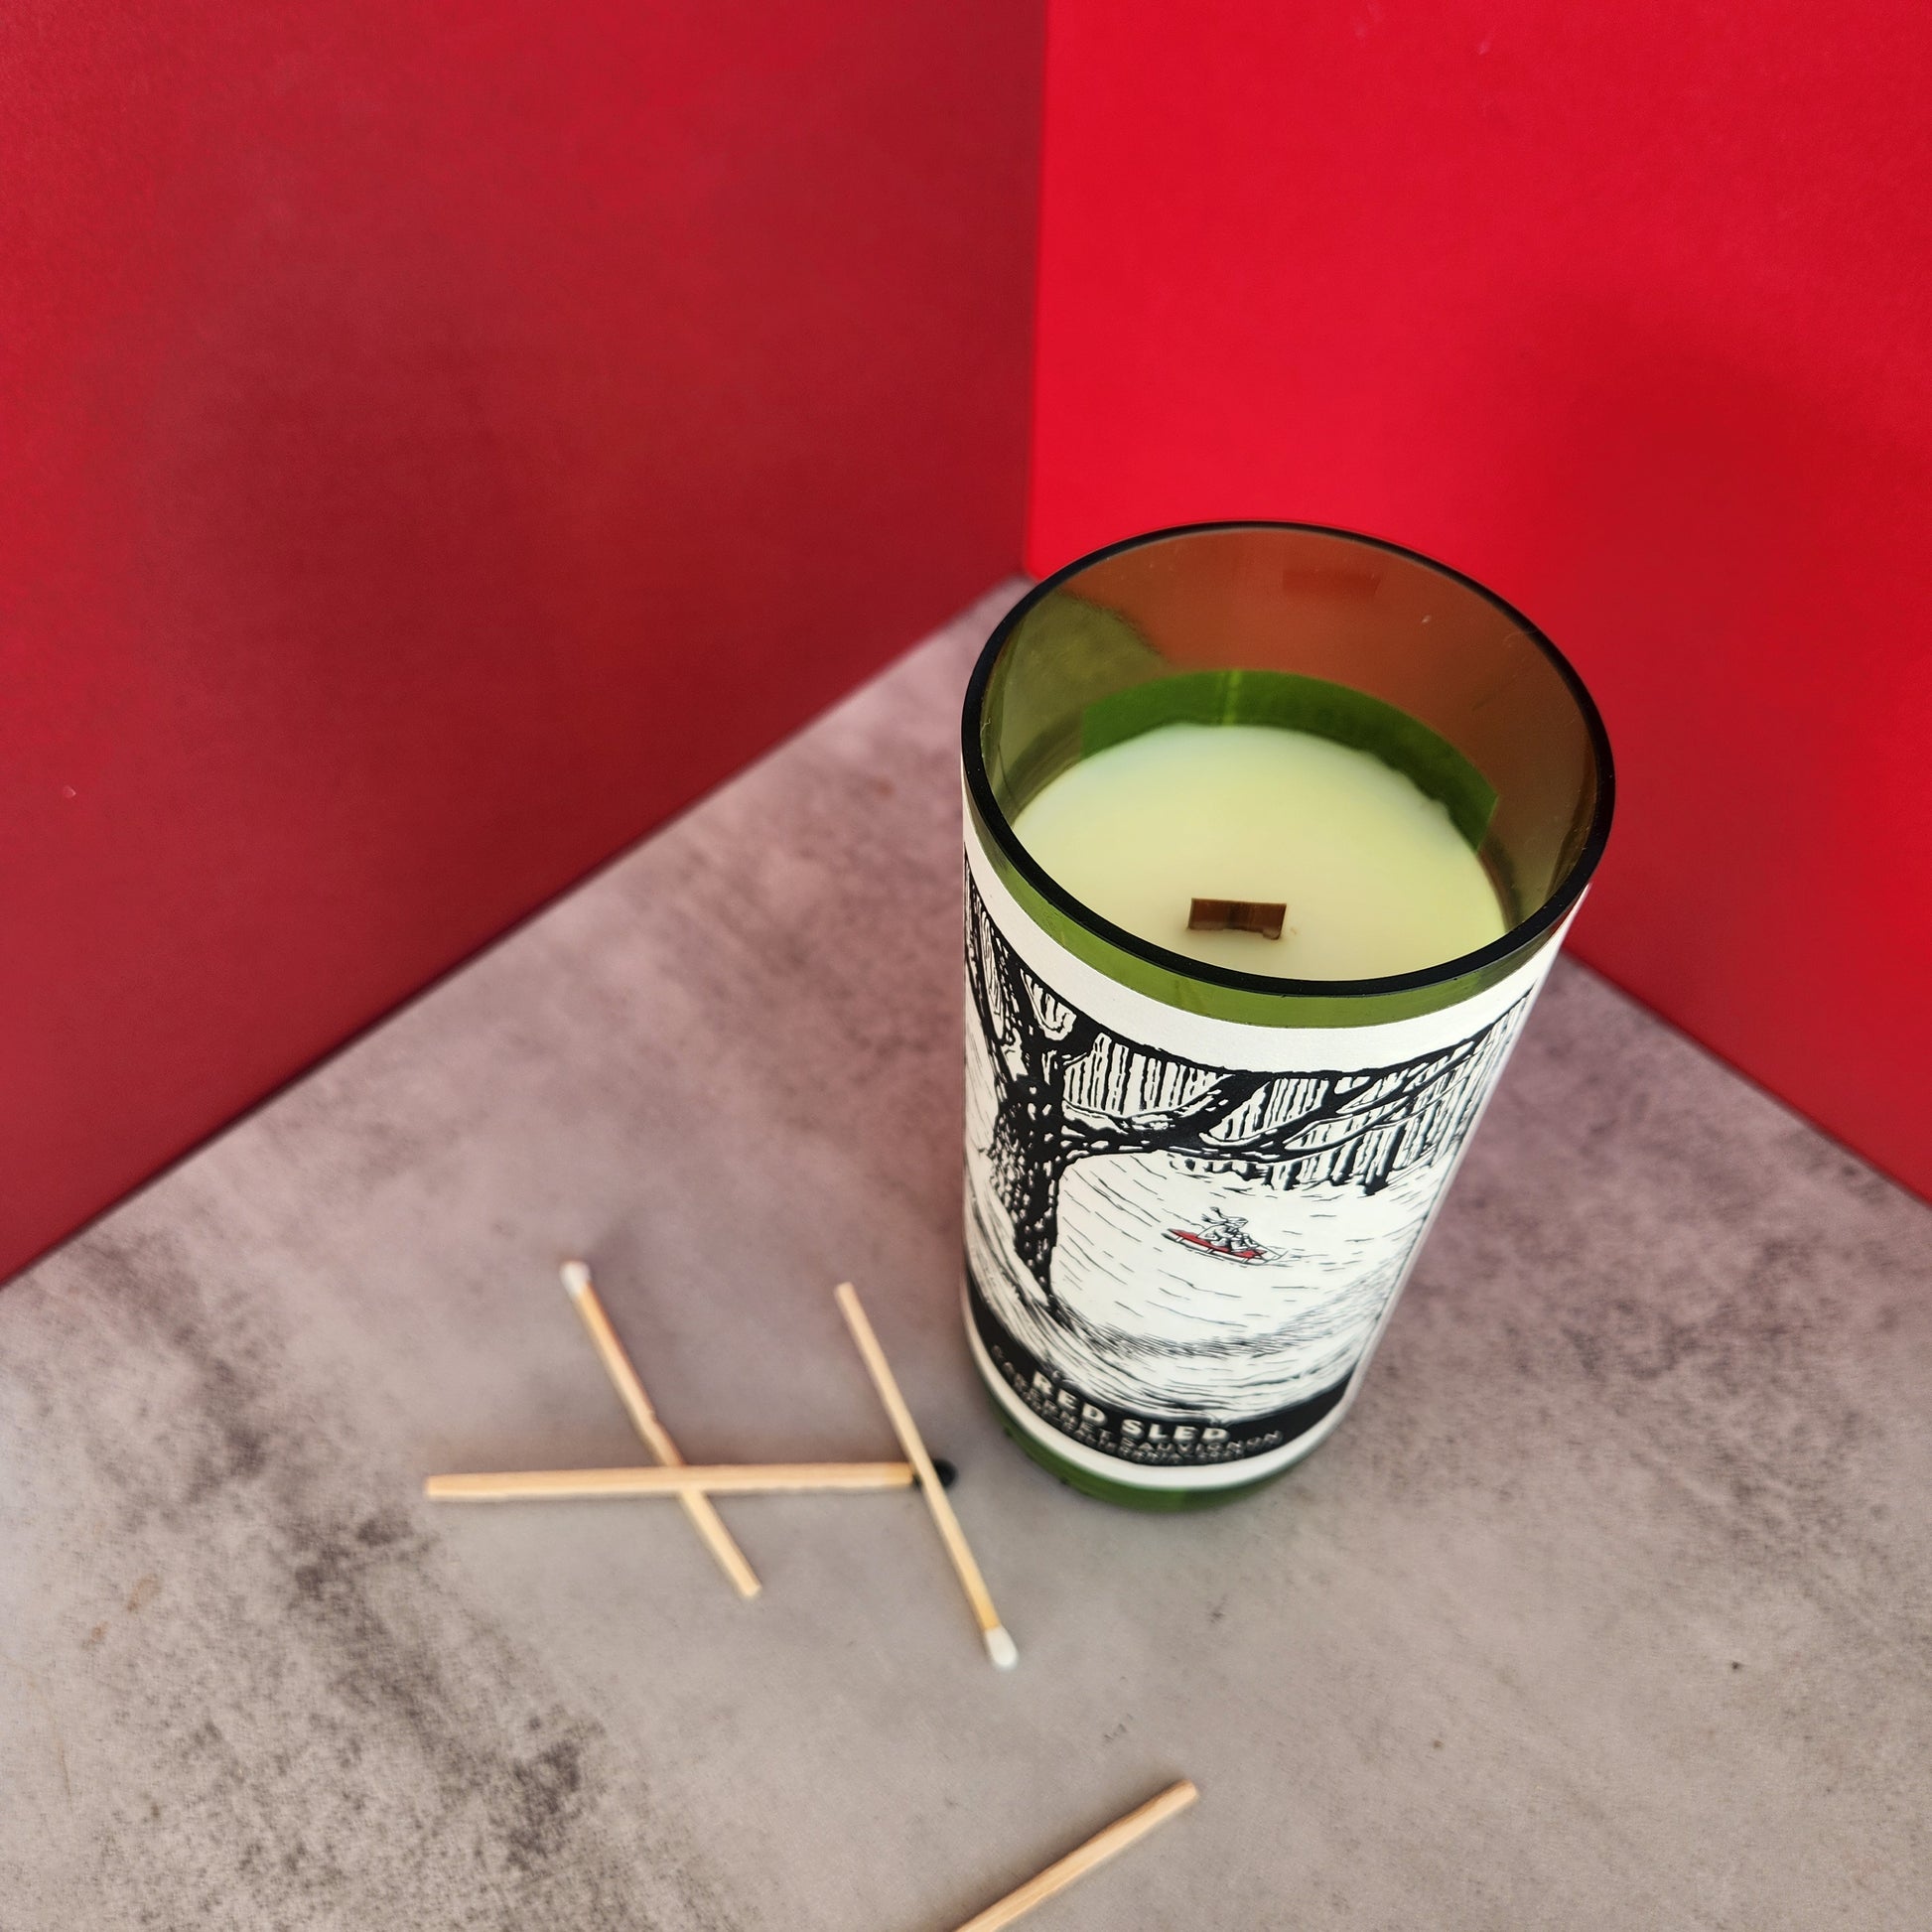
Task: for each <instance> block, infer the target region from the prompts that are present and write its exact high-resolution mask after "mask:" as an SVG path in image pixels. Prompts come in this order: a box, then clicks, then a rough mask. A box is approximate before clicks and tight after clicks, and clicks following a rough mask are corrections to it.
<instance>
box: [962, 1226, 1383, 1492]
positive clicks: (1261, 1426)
mask: <svg viewBox="0 0 1932 1932" xmlns="http://www.w3.org/2000/svg"><path fill="white" fill-rule="evenodd" d="M966 1300H967V1305H968V1306H969V1307H970V1308H971V1309H972V1311H973V1326H974V1327H975V1329H976V1330H977V1331H978V1334H979V1338H980V1343H981V1345H982V1346H983V1347H984V1348H985V1350H986V1352H987V1354H988V1355H989V1356H990V1357H991V1358H992V1362H993V1367H994V1369H995V1371H996V1372H997V1373H998V1375H999V1377H1000V1379H1001V1380H1002V1381H1003V1382H1005V1384H1006V1385H1007V1387H1008V1388H1010V1389H1011V1390H1012V1391H1013V1393H1014V1394H1015V1396H1017V1397H1018V1398H1019V1400H1020V1401H1021V1402H1022V1403H1023V1404H1024V1405H1025V1406H1026V1408H1027V1410H1028V1412H1029V1413H1030V1414H1032V1415H1034V1416H1036V1417H1038V1419H1039V1420H1040V1421H1041V1422H1043V1423H1045V1424H1046V1425H1047V1426H1048V1427H1049V1428H1051V1429H1054V1430H1056V1431H1058V1433H1059V1434H1060V1435H1062V1436H1064V1437H1066V1438H1067V1439H1068V1440H1069V1441H1070V1442H1075V1443H1078V1444H1080V1445H1081V1446H1082V1447H1083V1448H1086V1449H1094V1450H1097V1451H1098V1452H1099V1453H1100V1454H1102V1455H1111V1456H1114V1457H1115V1458H1117V1459H1118V1460H1120V1461H1122V1462H1138V1463H1142V1464H1146V1465H1150V1466H1153V1467H1157V1468H1158V1467H1163V1466H1165V1467H1168V1468H1201V1467H1206V1466H1210V1465H1212V1464H1215V1463H1222V1462H1242V1461H1245V1460H1247V1458H1248V1457H1250V1456H1254V1455H1267V1454H1269V1453H1271V1452H1272V1451H1273V1450H1276V1449H1285V1448H1286V1447H1287V1446H1288V1445H1289V1444H1290V1443H1292V1442H1294V1441H1295V1440H1296V1438H1297V1437H1299V1436H1305V1435H1307V1434H1308V1432H1309V1431H1310V1430H1311V1429H1312V1428H1313V1427H1314V1426H1315V1424H1316V1423H1318V1422H1320V1421H1321V1419H1322V1418H1323V1417H1324V1416H1326V1415H1327V1414H1329V1413H1330V1411H1332V1410H1333V1409H1334V1408H1335V1407H1336V1405H1337V1404H1339V1403H1340V1401H1341V1399H1342V1397H1343V1396H1344V1395H1346V1394H1347V1393H1348V1384H1349V1382H1350V1380H1351V1379H1352V1377H1353V1374H1354V1371H1353V1370H1352V1369H1351V1370H1350V1371H1349V1373H1348V1374H1347V1375H1344V1376H1343V1377H1342V1378H1341V1380H1340V1381H1339V1382H1336V1383H1334V1384H1333V1385H1332V1386H1331V1387H1329V1388H1325V1389H1323V1390H1322V1391H1321V1393H1320V1394H1319V1395H1312V1396H1310V1397H1309V1398H1308V1399H1307V1400H1306V1401H1303V1402H1295V1403H1291V1404H1290V1405H1289V1406H1288V1407H1287V1408H1286V1409H1277V1410H1274V1411H1273V1412H1272V1413H1271V1414H1269V1415H1265V1416H1248V1417H1244V1418H1242V1419H1241V1420H1239V1421H1229V1420H1227V1419H1225V1418H1222V1417H1215V1416H1205V1415H1202V1416H1195V1417H1191V1418H1189V1417H1185V1416H1181V1417H1175V1416H1173V1415H1161V1416H1156V1415H1150V1414H1147V1413H1144V1412H1142V1411H1140V1410H1135V1409H1124V1408H1122V1407H1121V1406H1120V1404H1119V1403H1114V1402H1098V1401H1096V1400H1094V1398H1093V1397H1091V1396H1090V1395H1088V1394H1086V1393H1085V1392H1084V1391H1083V1390H1081V1389H1079V1388H1077V1387H1076V1386H1075V1385H1074V1384H1073V1383H1071V1382H1069V1381H1068V1380H1067V1379H1066V1377H1065V1376H1063V1375H1060V1374H1057V1373H1055V1371H1054V1370H1053V1369H1052V1368H1051V1367H1050V1366H1049V1365H1048V1364H1047V1363H1045V1362H1043V1361H1041V1360H1040V1358H1039V1357H1038V1356H1037V1355H1035V1353H1034V1352H1033V1350H1032V1349H1030V1348H1028V1347H1027V1346H1026V1344H1025V1343H1024V1342H1020V1341H1017V1340H1015V1338H1014V1337H1013V1335H1012V1334H1011V1333H1010V1332H1009V1331H1008V1329H1007V1327H1006V1324H1005V1323H1004V1322H1002V1321H1001V1319H1000V1317H999V1316H998V1315H997V1314H995V1313H994V1312H993V1311H992V1309H991V1308H990V1307H989V1306H988V1304H987V1300H986V1297H985V1296H984V1295H983V1294H981V1292H980V1285H979V1281H978V1279H977V1277H976V1276H975V1275H974V1273H973V1270H972V1265H971V1263H970V1262H969V1263H968V1264H967V1268H966Z"/></svg>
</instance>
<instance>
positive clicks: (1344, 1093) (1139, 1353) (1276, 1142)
mask: <svg viewBox="0 0 1932 1932" xmlns="http://www.w3.org/2000/svg"><path fill="white" fill-rule="evenodd" d="M976 848H977V841H976V840H975V839H973V838H972V837H971V835H970V834H969V836H968V840H967V861H968V863H967V879H966V1230H965V1231H966V1281H967V1306H968V1311H969V1316H970V1321H969V1332H970V1334H971V1337H972V1339H973V1342H974V1344H975V1349H976V1352H977V1354H978V1355H979V1357H980V1361H981V1366H982V1368H983V1369H984V1370H986V1371H987V1373H988V1375H989V1379H990V1380H991V1382H992V1385H993V1387H994V1389H995V1391H996V1393H997V1394H998V1396H999V1397H1000V1398H1001V1400H1002V1402H1003V1404H1004V1406H1005V1408H1006V1409H1007V1411H1008V1412H1009V1414H1011V1415H1012V1416H1013V1418H1014V1419H1015V1421H1016V1423H1017V1424H1018V1425H1019V1426H1020V1427H1022V1428H1023V1429H1026V1430H1028V1431H1029V1432H1030V1433H1032V1434H1034V1435H1035V1436H1036V1437H1038V1438H1040V1439H1041V1440H1042V1441H1044V1442H1045V1443H1046V1445H1047V1446H1048V1447H1049V1448H1051V1449H1053V1450H1054V1451H1055V1452H1057V1453H1058V1454H1060V1455H1062V1456H1064V1457H1066V1458H1067V1459H1069V1460H1072V1461H1074V1462H1075V1463H1077V1464H1079V1465H1080V1466H1082V1467H1085V1468H1088V1469H1090V1470H1092V1471H1093V1472H1094V1473H1096V1474H1104V1475H1106V1476H1109V1477H1111V1478H1112V1479H1113V1480H1115V1481H1119V1482H1125V1483H1130V1484H1135V1485H1138V1486H1141V1487H1148V1488H1173V1487H1181V1488H1208V1487H1225V1486H1229V1485H1231V1484H1234V1483H1239V1482H1248V1481H1253V1480H1256V1479H1258V1478H1259V1477H1261V1476H1263V1475H1266V1474H1269V1473H1272V1472H1273V1471H1274V1470H1275V1469H1277V1468H1280V1467H1282V1466H1284V1465H1285V1464H1286V1463H1288V1462H1291V1461H1294V1460H1295V1459H1296V1458H1297V1456H1299V1455H1300V1454H1303V1453H1306V1451H1307V1450H1308V1449H1311V1448H1312V1447H1313V1444H1314V1443H1315V1442H1316V1441H1318V1440H1319V1438H1320V1437H1321V1436H1322V1435H1325V1434H1326V1432H1327V1430H1328V1428H1331V1427H1332V1426H1333V1425H1334V1423H1336V1422H1338V1421H1339V1420H1340V1411H1341V1408H1342V1406H1343V1404H1344V1402H1345V1400H1346V1398H1347V1396H1348V1395H1349V1393H1350V1391H1351V1387H1352V1384H1353V1382H1354V1380H1355V1379H1357V1378H1358V1376H1359V1373H1360V1369H1361V1366H1362V1364H1363V1361H1364V1359H1365V1357H1366V1355H1367V1353H1368V1352H1369V1350H1370V1349H1371V1348H1372V1346H1373V1343H1374V1341H1375V1339H1376V1337H1377V1336H1378V1334H1379V1332H1380V1329H1381V1327H1382V1324H1383V1323H1384V1321H1385V1320H1386V1319H1387V1316H1388V1314H1389V1311H1391V1309H1392V1308H1393V1306H1394V1303H1395V1298H1396V1296H1397V1294H1398V1293H1399V1291H1400V1289H1401V1287H1402V1284H1403V1281H1404V1279H1405V1278H1406V1277H1407V1275H1408V1272H1409V1269H1410V1267H1411V1265H1412V1263H1413V1262H1414V1259H1415V1255H1416V1251H1417V1249H1418V1248H1419V1247H1420V1245H1421V1243H1422V1239H1423V1236H1424V1234H1425V1233H1426V1232H1427V1230H1428V1227H1429V1223H1430V1220H1431V1218H1432V1217H1433V1215H1434V1213H1435V1210H1436V1208H1437V1206H1438V1205H1439V1203H1440V1201H1441V1199H1442V1197H1443V1193H1444V1190H1445V1189H1446V1187H1447V1186H1448V1183H1449V1176H1450V1174H1451V1173H1453V1171H1454V1169H1455V1166H1456V1162H1457V1160H1458V1158H1459V1156H1460V1154H1461V1151H1462V1148H1463V1147H1464V1145H1465V1144H1466V1141H1467V1139H1468V1135H1469V1133H1470V1130H1471V1129H1472V1128H1473V1127H1474V1125H1475V1122H1476V1120H1477V1118H1478V1116H1479V1115H1480V1113H1481V1111H1482V1108H1483V1105H1484V1103H1485V1102H1486V1101H1487V1099H1488V1097H1489V1095H1490V1093H1491V1092H1492V1091H1493V1089H1494V1087H1495V1083H1496V1078H1497V1075H1498V1074H1499V1073H1500V1071H1501V1069H1502V1065H1503V1062H1504V1060H1505V1059H1506V1058H1507V1056H1508V1053H1509V1050H1510V1047H1511V1046H1512V1045H1513V1044H1514V1042H1515V1039H1516V1036H1517V1035H1518V1034H1519V1032H1520V1031H1521V1028H1522V1024H1523V1021H1524V1019H1525V1018H1526V1017H1527V1015H1528V1012H1529V1009H1530V1004H1531V1002H1532V1000H1533V999H1534V998H1535V995H1536V992H1537V990H1538V988H1539V987H1540V985H1541V983H1542V981H1543V978H1544V977H1545V975H1546V974H1547V973H1548V971H1549V967H1550V963H1551V961H1552V960H1553V959H1554V958H1555V956H1556V952H1557V945H1556V943H1554V941H1553V942H1552V943H1550V944H1547V945H1545V946H1543V947H1541V948H1539V949H1538V951H1537V953H1536V955H1535V956H1534V957H1533V958H1532V959H1530V960H1529V961H1527V962H1526V963H1525V964H1524V965H1523V966H1521V967H1519V968H1518V969H1517V970H1516V971H1515V972H1514V973H1512V974H1510V975H1509V976H1508V978H1506V979H1505V980H1503V981H1501V982H1499V983H1498V984H1497V985H1494V986H1491V987H1488V988H1485V989H1484V990H1483V991H1481V992H1479V993H1477V994H1475V995H1473V996H1471V997H1470V998H1469V999H1467V1000H1464V1001H1462V1002H1460V1003H1459V1004H1457V1005H1455V1006H1452V1007H1449V1008H1446V1009H1444V1010H1442V1011H1440V1012H1437V1013H1432V1014H1425V1015H1422V1016H1419V1017H1417V1018H1414V1019H1408V1020H1399V1021H1393V1022H1389V1023H1387V1024H1383V1025H1376V1026H1365V1027H1318V1028H1311V1027H1262V1026H1249V1025H1243V1024H1240V1023H1238V1022H1234V1021H1226V1020H1214V1019H1209V1018H1207V1017H1205V1016H1203V1015H1199V1014H1194V1013H1189V1012H1186V1011H1183V1010H1182V1009H1179V1008H1176V1007H1170V1006H1167V1005H1164V1004H1163V1003H1162V1002H1160V1001H1158V1000H1155V999H1152V998H1150V997H1148V996H1147V995H1146V994H1142V993H1139V992H1136V991H1135V990H1133V989H1132V988H1129V987H1125V986H1122V985H1120V984H1119V983H1118V982H1117V981H1115V980H1112V979H1110V978H1108V977H1107V976H1106V975H1105V974H1103V973H1101V972H1100V971H1099V970H1098V969H1097V968H1095V967H1092V966H1090V965H1088V964H1087V963H1086V962H1085V961H1084V960H1081V959H1079V958H1077V957H1076V956H1075V955H1073V954H1072V953H1070V952H1068V951H1067V950H1066V949H1065V948H1064V947H1062V946H1061V945H1060V944H1059V943H1058V942H1057V941H1056V940H1055V939H1053V938H1052V937H1051V936H1050V935H1048V934H1047V933H1045V932H1044V931H1042V930H1041V929H1040V927H1039V926H1038V925H1036V924H1035V922H1034V921H1033V919H1031V918H1030V917H1029V916H1028V915H1027V913H1026V911H1025V910H1024V908H1022V906H1021V905H1020V904H1019V903H1018V901H1017V900H1016V899H1015V898H1014V897H1012V895H1011V894H1010V893H1009V892H1008V891H1007V889H1006V887H1005V886H1004V884H1003V883H1002V882H1001V880H1000V878H999V876H998V875H997V873H995V871H994V870H993V868H992V866H991V865H990V864H989V863H988V862H987V860H986V858H985V855H984V854H983V853H982V852H980V851H979V850H977V849H976ZM1263 943H1264V942H1262V941H1259V940H1258V941H1257V946H1258V947H1259V946H1260V945H1261V944H1263Z"/></svg>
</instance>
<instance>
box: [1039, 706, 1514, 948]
mask: <svg viewBox="0 0 1932 1932" xmlns="http://www.w3.org/2000/svg"><path fill="white" fill-rule="evenodd" d="M1014 832H1015V834H1016V835H1017V836H1018V838H1019V840H1020V843H1021V844H1022V845H1023V846H1025V848H1026V849H1027V851H1028V852H1029V853H1031V854H1032V855H1033V857H1034V858H1035V860H1036V861H1037V862H1038V863H1039V865H1040V866H1041V867H1043V868H1044V870H1045V871H1046V873H1047V875H1048V876H1049V877H1050V878H1051V879H1053V880H1054V881H1055V883H1057V884H1058V885H1059V886H1060V887H1062V888H1063V889H1064V890H1065V891H1066V892H1068V893H1071V894H1072V895H1073V897H1075V898H1076V899H1078V900H1079V901H1080V903H1081V904H1083V905H1085V906H1087V907H1089V908H1090V909H1091V910H1093V911H1095V912H1098V913H1099V914H1100V916H1101V917H1102V918H1105V919H1110V920H1111V921H1112V922H1113V923H1114V924H1115V925H1118V926H1123V927H1125V928H1126V930H1127V931H1129V932H1131V933H1134V934H1135V935H1137V936H1138V937H1140V938H1142V939H1149V940H1152V941H1153V942H1154V944H1156V945H1157V946H1166V947H1167V948H1168V949H1169V950H1170V951H1172V952H1177V953H1184V954H1186V955H1188V956H1189V957H1190V958H1193V959H1199V960H1205V961H1207V962H1209V963H1210V964H1212V965H1216V966H1228V967H1233V968H1234V969H1236V970H1237V971H1240V972H1244V973H1261V974H1265V975H1270V976H1272V977H1276V978H1280V979H1311V980H1324V979H1325V980H1336V979H1379V978H1381V977H1382V976H1384V975H1385V974H1390V973H1410V972H1416V971H1419V970H1420V969H1422V968H1425V967H1429V966H1437V965H1440V964H1442V962H1443V961H1445V960H1448V959H1454V958H1456V957H1458V956H1459V955H1460V954H1462V953H1467V952H1474V951H1475V950H1476V948H1477V947H1479V946H1486V945H1488V944H1489V943H1490V942H1491V941H1492V940H1495V939H1500V938H1501V937H1502V935H1503V933H1504V932H1505V931H1506V930H1507V929H1508V926H1507V922H1506V921H1505V919H1504V916H1503V909H1502V904H1501V902H1500V900H1499V899H1498V898H1497V897H1496V891H1495V888H1494V887H1493V886H1492V885H1491V883H1490V880H1489V875H1488V874H1487V873H1486V872H1484V871H1483V869H1482V866H1481V864H1480V862H1479V861H1478V860H1477V858H1476V855H1475V854H1474V853H1473V852H1472V851H1471V850H1470V849H1469V847H1468V845H1467V843H1466V842H1465V841H1464V840H1463V838H1462V836H1461V834H1460V833H1458V832H1457V831H1456V829H1455V827H1454V826H1453V825H1452V824H1451V823H1450V822H1449V813H1448V811H1446V810H1445V809H1444V807H1443V806H1442V805H1441V804H1440V803H1439V802H1438V801H1437V800H1436V799H1434V798H1431V797H1429V796H1428V794H1427V793H1425V792H1424V791H1422V790H1421V789H1420V788H1419V787H1418V786H1417V785H1416V784H1415V783H1414V781H1413V780H1411V779H1409V778H1407V777H1405V776H1404V775H1403V774H1402V773H1401V772H1400V771H1397V770H1396V769H1395V768H1394V767H1393V766H1392V765H1388V764H1384V763H1383V762H1382V760H1381V759H1378V758H1375V757H1373V756H1372V755H1371V754H1369V753H1367V752H1358V751H1355V750H1353V749H1352V748H1350V747H1348V746H1346V745H1337V744H1336V743H1335V742H1334V741H1333V740H1332V739H1326V738H1317V737H1315V736H1314V735H1313V734H1311V733H1309V732H1299V731H1287V730H1283V729H1280V728H1278V727H1276V726H1273V725H1193V724H1173V725H1162V726H1159V727H1157V728H1156V729H1155V730H1153V731H1150V732H1143V733H1142V734H1141V735H1140V736H1139V737H1138V738H1130V739H1128V740H1127V741H1126V742H1125V743H1124V744H1120V745H1112V746H1109V747H1108V748H1107V749H1106V750H1105V751H1103V752H1097V753H1095V754H1094V755H1093V756H1092V757H1091V758H1085V759H1081V760H1080V762H1079V763H1078V764H1075V765H1073V766H1071V767H1070V768H1069V769H1067V770H1066V771H1063V772H1062V773H1061V774H1060V775H1059V776H1058V777H1057V778H1055V779H1053V780H1052V782H1051V783H1050V784H1048V785H1047V786H1046V787H1045V789H1044V790H1043V791H1041V792H1040V793H1039V795H1038V796H1037V797H1035V799H1034V800H1033V801H1032V802H1031V803H1030V804H1029V805H1028V806H1027V807H1026V808H1025V809H1024V810H1023V811H1022V812H1021V813H1020V816H1019V817H1018V819H1017V820H1016V821H1015V823H1014ZM1196 897H1199V898H1232V899H1257V900H1263V901H1267V900H1278V899H1279V900H1286V901H1287V904H1288V918H1287V922H1286V924H1285V925H1284V926H1283V929H1282V936H1281V937H1280V938H1279V939H1268V938H1264V937H1263V936H1262V935H1260V934H1259V933H1252V932H1191V931H1189V930H1188V927H1187V917H1188V912H1189V910H1190V905H1191V901H1192V900H1193V899H1195V898H1196Z"/></svg>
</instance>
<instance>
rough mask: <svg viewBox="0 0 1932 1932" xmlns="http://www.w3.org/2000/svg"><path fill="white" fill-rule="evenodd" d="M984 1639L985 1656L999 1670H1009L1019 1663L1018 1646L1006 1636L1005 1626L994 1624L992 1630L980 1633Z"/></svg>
mask: <svg viewBox="0 0 1932 1932" xmlns="http://www.w3.org/2000/svg"><path fill="white" fill-rule="evenodd" d="M982 1634H983V1635H984V1636H985V1638H986V1654H987V1655H988V1656H989V1657H991V1658H992V1659H993V1662H994V1664H995V1666H996V1667H997V1668H999V1669H1000V1670H1011V1669H1012V1668H1013V1667H1014V1665H1015V1664H1017V1663H1018V1662H1019V1661H1020V1646H1019V1645H1018V1644H1017V1643H1015V1642H1014V1640H1013V1639H1012V1638H1011V1637H1010V1636H1008V1635H1007V1626H1006V1625H1005V1624H1004V1623H996V1624H995V1625H994V1626H993V1627H992V1629H990V1630H987V1631H984V1632H983V1633H982Z"/></svg>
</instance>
